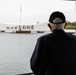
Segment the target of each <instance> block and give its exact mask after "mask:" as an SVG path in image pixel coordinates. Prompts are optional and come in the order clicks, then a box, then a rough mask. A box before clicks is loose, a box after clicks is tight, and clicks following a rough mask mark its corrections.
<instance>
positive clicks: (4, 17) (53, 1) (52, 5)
mask: <svg viewBox="0 0 76 75" xmlns="http://www.w3.org/2000/svg"><path fill="white" fill-rule="evenodd" d="M20 6H21V7H22V13H21V24H36V23H37V22H39V23H44V22H48V19H49V16H50V14H51V13H52V12H53V11H61V12H63V13H64V14H65V16H66V18H67V20H68V21H71V22H73V21H76V11H75V9H76V8H75V1H64V0H0V23H5V24H20Z"/></svg>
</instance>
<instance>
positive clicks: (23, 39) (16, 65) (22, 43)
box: [0, 33, 43, 75]
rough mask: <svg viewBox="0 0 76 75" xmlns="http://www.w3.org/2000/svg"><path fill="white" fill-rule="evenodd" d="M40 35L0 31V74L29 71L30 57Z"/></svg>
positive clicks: (13, 74) (10, 74)
mask: <svg viewBox="0 0 76 75" xmlns="http://www.w3.org/2000/svg"><path fill="white" fill-rule="evenodd" d="M41 35H43V34H41V33H40V34H8V33H4V34H2V33H0V75H15V74H21V73H28V72H31V70H30V57H31V55H32V52H33V50H34V47H35V44H36V40H37V38H38V37H39V36H41Z"/></svg>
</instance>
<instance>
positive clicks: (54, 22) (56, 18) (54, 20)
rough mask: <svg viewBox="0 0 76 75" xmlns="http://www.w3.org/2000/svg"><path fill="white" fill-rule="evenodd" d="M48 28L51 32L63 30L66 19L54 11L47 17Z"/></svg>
mask: <svg viewBox="0 0 76 75" xmlns="http://www.w3.org/2000/svg"><path fill="white" fill-rule="evenodd" d="M48 26H49V27H50V29H51V30H52V31H53V30H54V29H63V28H65V26H66V18H65V15H64V14H63V13H62V12H59V11H55V12H53V13H52V14H51V15H50V17H49V23H48Z"/></svg>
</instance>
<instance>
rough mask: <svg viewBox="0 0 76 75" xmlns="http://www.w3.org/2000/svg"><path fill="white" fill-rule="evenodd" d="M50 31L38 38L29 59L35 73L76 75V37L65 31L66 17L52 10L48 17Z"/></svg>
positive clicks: (39, 74)
mask: <svg viewBox="0 0 76 75" xmlns="http://www.w3.org/2000/svg"><path fill="white" fill-rule="evenodd" d="M48 25H49V26H50V29H51V31H52V33H50V34H47V35H43V36H41V37H39V38H38V40H37V44H36V46H35V49H34V52H33V54H32V57H31V59H30V66H31V70H32V71H33V73H34V74H35V75H76V39H75V38H74V35H71V34H68V33H66V32H65V31H64V30H63V29H64V27H65V26H66V18H65V16H64V14H63V13H62V12H59V11H56V12H53V13H52V14H51V16H50V18H49V23H48Z"/></svg>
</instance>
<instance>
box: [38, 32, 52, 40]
mask: <svg viewBox="0 0 76 75" xmlns="http://www.w3.org/2000/svg"><path fill="white" fill-rule="evenodd" d="M51 35H52V33H48V34H44V35H42V36H40V37H39V38H38V39H45V38H47V37H51Z"/></svg>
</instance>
